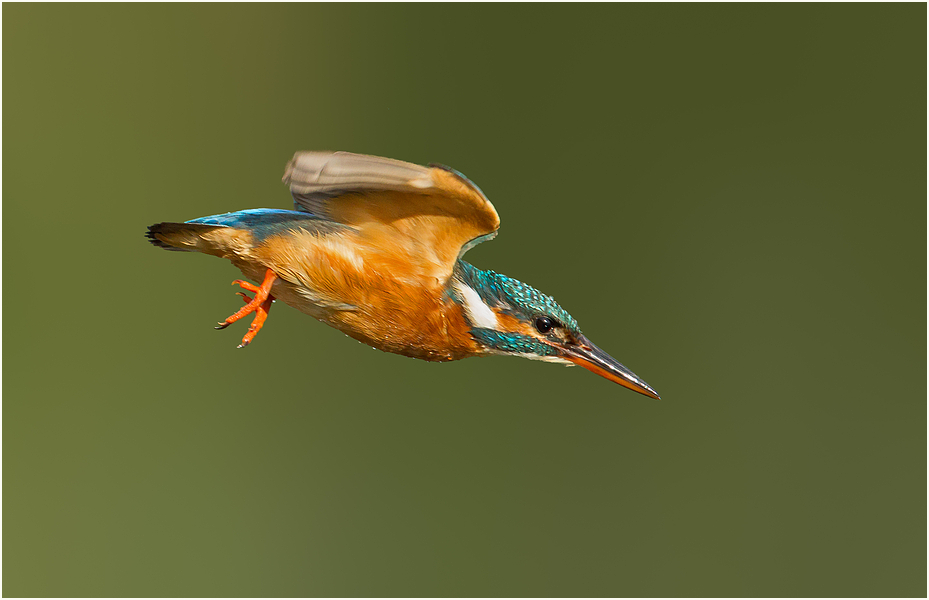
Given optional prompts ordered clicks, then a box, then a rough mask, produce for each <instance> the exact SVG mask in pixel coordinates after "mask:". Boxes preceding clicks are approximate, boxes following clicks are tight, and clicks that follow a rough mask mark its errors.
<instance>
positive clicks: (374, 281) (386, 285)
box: [249, 227, 480, 361]
mask: <svg viewBox="0 0 929 600" xmlns="http://www.w3.org/2000/svg"><path fill="white" fill-rule="evenodd" d="M424 250H425V249H424V248H423V245H422V244H420V243H419V242H417V240H416V238H412V237H408V236H398V235H395V234H393V235H391V234H390V233H389V232H387V231H385V232H384V233H383V236H381V235H378V232H377V231H376V230H374V231H372V229H371V228H370V227H369V228H367V230H366V231H365V234H364V235H362V234H361V233H360V232H359V231H357V230H354V229H346V230H345V231H344V232H339V233H331V234H328V235H325V234H324V235H320V234H317V233H313V232H309V231H304V230H291V231H288V232H286V233H283V234H280V235H275V236H271V237H268V238H267V239H265V240H263V241H262V242H261V243H260V244H258V245H257V246H255V247H254V248H252V250H251V252H250V253H249V254H250V255H251V258H252V260H257V262H259V263H261V264H262V265H263V266H265V267H267V268H270V269H272V270H273V271H274V272H275V273H276V274H277V275H278V277H280V278H281V279H282V280H283V281H282V282H281V283H282V284H283V286H282V287H283V288H284V289H281V290H279V291H278V290H276V291H275V292H274V293H275V297H277V298H279V299H280V300H282V301H284V302H285V303H287V304H289V305H291V306H293V307H294V308H296V309H298V310H300V311H302V312H305V313H307V314H309V315H312V316H314V317H316V318H318V319H320V320H321V321H324V322H326V323H327V324H329V325H331V326H333V327H335V328H337V329H339V330H341V331H343V332H344V333H346V334H348V335H349V336H351V337H353V338H355V339H357V340H360V341H362V342H364V343H366V344H369V345H371V346H374V347H375V348H379V349H381V350H385V351H387V352H395V353H398V354H403V355H405V356H413V357H416V358H422V359H426V360H436V361H447V360H456V359H459V358H464V357H466V356H473V355H475V354H479V353H480V350H479V347H478V346H477V344H476V343H475V342H474V341H473V339H472V338H471V336H470V334H469V327H468V325H467V323H466V322H465V320H464V316H463V315H462V312H461V308H460V307H459V306H458V304H457V303H455V302H454V301H452V300H451V299H450V298H448V296H447V295H446V293H445V278H444V277H443V276H442V274H440V273H439V269H440V267H439V265H438V264H436V263H435V262H433V260H432V259H431V255H430V253H429V252H428V251H424ZM443 270H444V269H443Z"/></svg>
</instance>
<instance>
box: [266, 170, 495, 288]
mask: <svg viewBox="0 0 929 600" xmlns="http://www.w3.org/2000/svg"><path fill="white" fill-rule="evenodd" d="M284 182H285V183H287V184H289V185H290V189H291V193H292V194H293V197H294V203H295V205H296V206H297V208H298V210H304V211H307V212H312V213H313V214H316V215H318V216H320V217H322V218H325V219H329V220H332V221H336V222H339V223H344V224H346V225H350V226H352V227H354V228H356V230H357V231H358V233H359V236H360V237H361V238H363V239H365V240H367V241H369V242H370V243H371V246H372V250H375V251H376V249H377V248H380V249H381V250H382V251H383V252H385V258H389V256H390V255H391V254H399V255H403V257H404V259H405V260H410V259H412V260H413V261H416V260H420V261H422V262H424V263H428V265H426V264H423V265H419V266H420V267H421V268H420V269H417V268H415V265H411V266H412V267H414V268H413V271H419V272H420V273H421V274H422V275H423V276H429V277H437V278H440V279H442V280H443V281H444V279H447V277H448V276H449V275H450V274H451V272H452V269H453V268H454V264H455V261H456V260H457V258H458V256H459V254H460V253H461V250H462V247H463V246H465V245H466V244H467V243H468V242H470V241H471V240H474V239H475V238H479V237H484V236H489V234H492V233H493V232H495V231H496V230H497V228H498V227H499V225H500V219H499V217H498V216H497V213H496V211H495V210H494V207H493V205H492V204H491V203H490V201H488V200H487V198H486V197H484V195H483V194H482V193H481V192H480V190H478V189H477V188H476V187H475V186H474V185H473V184H471V183H470V182H469V181H467V180H466V179H464V178H463V177H461V176H459V175H457V174H456V173H454V172H451V171H447V170H443V169H440V168H427V167H421V166H419V165H414V164H412V163H406V162H402V161H398V160H392V159H387V158H380V157H375V156H365V155H361V154H352V153H348V152H334V153H327V152H298V153H297V154H295V155H294V158H293V160H291V161H290V163H289V164H288V165H287V170H286V172H285V174H284ZM392 248H395V249H396V252H394V251H393V250H392Z"/></svg>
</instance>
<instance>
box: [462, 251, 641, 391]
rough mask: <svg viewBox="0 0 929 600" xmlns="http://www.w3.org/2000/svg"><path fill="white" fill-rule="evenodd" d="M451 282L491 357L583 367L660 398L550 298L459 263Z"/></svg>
mask: <svg viewBox="0 0 929 600" xmlns="http://www.w3.org/2000/svg"><path fill="white" fill-rule="evenodd" d="M452 283H453V285H452V288H451V293H452V296H453V298H454V299H455V301H456V302H458V303H459V304H460V305H461V308H462V312H463V313H464V316H465V320H466V321H467V322H468V325H469V326H470V328H471V331H470V333H471V336H472V338H473V339H474V340H475V341H476V342H477V343H478V344H479V345H480V346H481V347H482V348H483V349H484V350H485V351H486V352H487V353H490V354H508V355H513V356H522V357H524V358H531V359H534V360H544V361H548V362H557V363H562V364H568V365H570V364H576V365H581V366H582V367H584V368H585V369H587V370H589V371H592V372H594V373H596V374H597V375H600V376H602V377H605V378H607V379H609V380H610V381H614V382H616V383H618V384H620V385H622V386H625V387H627V388H629V389H631V390H634V391H636V392H639V393H640V394H645V395H646V396H650V397H652V398H655V399H658V393H657V392H655V390H653V389H652V388H651V387H650V386H649V385H648V384H647V383H645V382H644V381H643V380H642V379H640V378H639V377H638V376H637V375H636V374H635V373H633V372H632V371H630V370H629V369H627V368H626V367H624V366H623V365H621V364H620V363H619V362H618V361H617V360H616V359H614V358H613V357H611V356H610V355H609V354H607V353H606V352H604V351H603V350H601V349H600V348H598V347H597V346H595V345H594V344H593V343H592V342H591V341H590V340H588V339H587V338H586V337H585V336H584V334H582V333H581V330H580V328H579V327H578V326H577V321H575V320H574V318H573V317H572V316H571V315H569V314H568V313H567V311H565V310H564V309H563V308H561V307H560V306H559V305H558V303H557V302H555V300H554V299H553V298H551V297H550V296H547V295H545V294H543V293H542V292H540V291H538V290H537V289H535V288H533V287H530V286H528V285H526V284H525V283H522V282H520V281H516V280H515V279H511V278H509V277H506V276H505V275H500V274H499V273H494V272H493V271H482V270H480V269H477V268H475V267H473V266H471V265H469V264H468V263H466V262H464V261H458V265H457V267H456V269H455V275H454V279H453V280H452Z"/></svg>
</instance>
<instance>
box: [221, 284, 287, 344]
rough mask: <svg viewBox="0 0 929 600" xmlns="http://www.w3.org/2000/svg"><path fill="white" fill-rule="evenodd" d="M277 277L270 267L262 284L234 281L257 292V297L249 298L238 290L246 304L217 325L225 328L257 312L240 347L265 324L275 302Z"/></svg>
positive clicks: (247, 342) (249, 341)
mask: <svg viewBox="0 0 929 600" xmlns="http://www.w3.org/2000/svg"><path fill="white" fill-rule="evenodd" d="M275 279H277V275H275V274H274V271H272V270H271V269H268V270H267V272H266V273H265V278H264V281H263V282H262V283H261V286H260V287H259V286H255V285H252V284H251V283H248V282H247V281H242V280H241V279H236V280H235V281H233V282H232V283H233V285H236V284H238V285H239V286H241V287H242V288H243V289H246V290H248V291H250V292H255V298H254V299H252V298H249V297H248V296H246V295H245V294H243V293H242V292H236V294H238V295H239V296H241V297H242V299H243V300H244V301H245V306H243V307H242V308H240V309H239V311H238V312H236V313H235V314H234V315H232V316H230V317H227V318H226V320H225V321H222V322H221V323H219V324H218V325H217V326H216V329H225V328H226V327H229V326H230V325H232V324H233V323H235V322H236V321H238V320H239V319H241V318H242V317H244V316H245V315H247V314H249V313H255V319H254V320H253V321H252V324H251V325H250V326H249V328H248V332H247V333H246V334H245V337H243V338H242V343H241V344H239V345H238V346H237V347H238V348H244V347H245V346H248V345H249V344H250V343H251V342H252V340H253V339H255V336H256V335H257V334H258V332H259V331H260V330H261V326H262V325H264V322H265V320H266V319H267V318H268V312H269V311H270V310H271V303H272V302H274V296H272V295H271V286H272V285H273V284H274V280H275Z"/></svg>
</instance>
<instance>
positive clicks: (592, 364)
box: [561, 336, 661, 400]
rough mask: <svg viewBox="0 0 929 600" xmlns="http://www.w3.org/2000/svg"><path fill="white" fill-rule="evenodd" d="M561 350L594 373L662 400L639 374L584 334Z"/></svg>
mask: <svg viewBox="0 0 929 600" xmlns="http://www.w3.org/2000/svg"><path fill="white" fill-rule="evenodd" d="M561 351H562V352H563V353H564V357H565V358H566V359H567V360H570V361H571V362H573V363H574V364H577V365H580V366H582V367H584V368H585V369H587V370H588V371H590V372H592V373H596V374H597V375H599V376H601V377H606V378H607V379H609V380H610V381H613V382H615V383H618V384H619V385H621V386H623V387H627V388H629V389H630V390H632V391H634V392H639V393H640V394H645V395H646V396H648V397H650V398H654V399H655V400H661V398H660V397H659V396H658V392H656V391H655V390H653V389H652V388H651V386H650V385H648V384H647V383H645V382H644V381H642V380H641V379H640V378H639V376H638V375H636V374H635V373H633V372H632V371H630V370H629V369H627V368H626V367H624V366H623V365H621V364H620V363H619V361H617V360H616V359H615V358H613V357H612V356H610V355H609V354H607V353H606V352H604V351H603V350H601V349H600V348H597V347H596V346H595V345H594V344H593V343H592V342H591V341H590V340H588V339H587V338H586V337H584V336H581V337H580V339H578V343H577V344H571V345H570V346H563V347H562V348H561Z"/></svg>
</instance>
